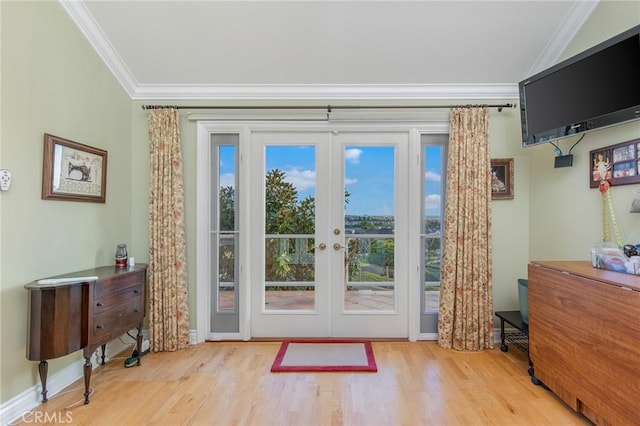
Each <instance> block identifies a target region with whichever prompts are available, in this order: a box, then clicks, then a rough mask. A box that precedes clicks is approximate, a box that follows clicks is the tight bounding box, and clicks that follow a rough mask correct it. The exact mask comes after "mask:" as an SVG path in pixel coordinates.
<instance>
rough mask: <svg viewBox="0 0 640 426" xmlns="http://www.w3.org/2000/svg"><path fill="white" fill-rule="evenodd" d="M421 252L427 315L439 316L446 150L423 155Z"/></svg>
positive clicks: (437, 147) (436, 149)
mask: <svg viewBox="0 0 640 426" xmlns="http://www.w3.org/2000/svg"><path fill="white" fill-rule="evenodd" d="M422 164H423V170H422V172H423V176H424V181H423V185H422V187H423V191H424V193H423V197H424V204H423V209H422V210H423V215H422V219H423V220H422V230H421V235H420V238H421V240H422V250H423V259H424V263H423V265H422V267H423V268H422V269H423V286H422V287H423V294H424V312H434V311H435V312H437V311H438V308H439V303H440V265H441V261H442V214H443V203H444V199H443V196H442V194H443V192H444V191H443V185H444V181H443V179H442V176H443V167H444V147H443V146H441V145H425V146H424V151H423V161H422Z"/></svg>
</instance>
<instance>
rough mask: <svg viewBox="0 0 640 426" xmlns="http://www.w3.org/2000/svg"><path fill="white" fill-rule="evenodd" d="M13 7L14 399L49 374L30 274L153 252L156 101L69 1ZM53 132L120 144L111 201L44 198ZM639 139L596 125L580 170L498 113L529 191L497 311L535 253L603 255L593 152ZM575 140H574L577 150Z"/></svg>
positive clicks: (498, 137) (4, 249) (6, 128)
mask: <svg viewBox="0 0 640 426" xmlns="http://www.w3.org/2000/svg"><path fill="white" fill-rule="evenodd" d="M639 8H640V3H638V2H636V1H625V2H613V1H603V2H601V3H600V4H599V6H598V8H597V9H596V10H595V12H594V13H593V15H592V17H591V18H590V20H589V21H588V22H587V23H586V25H585V26H584V28H583V29H582V31H580V33H579V34H578V35H577V36H576V38H575V40H574V42H573V43H572V44H571V45H570V46H569V48H568V49H567V53H566V55H567V56H571V55H573V54H574V53H578V52H579V51H581V50H584V49H586V48H588V47H590V46H592V45H594V44H596V43H597V42H599V41H601V40H604V39H606V38H608V37H610V36H612V35H615V34H617V33H619V32H621V31H623V30H625V29H627V28H629V27H631V26H633V25H636V24H638V23H639V22H638V21H639V19H640V10H639ZM0 17H1V31H2V32H1V42H2V46H1V55H2V56H1V60H2V76H1V89H2V103H1V114H2V117H1V122H2V130H1V132H0V137H1V140H0V168H6V169H9V170H11V172H12V173H13V184H12V187H11V190H10V191H8V192H3V193H0V241H1V243H0V254H1V256H0V259H1V261H0V298H1V300H0V307H1V313H0V345H1V346H0V354H1V358H0V383H1V386H0V392H1V393H0V403H3V402H5V401H7V400H8V399H11V398H12V397H15V396H16V395H18V394H19V393H21V392H23V391H25V390H27V389H29V388H30V387H31V386H33V385H35V384H37V383H38V382H39V379H38V376H37V367H36V363H33V362H30V361H27V360H26V358H25V347H26V307H27V300H26V291H25V290H24V288H23V286H24V284H26V283H28V282H30V281H32V280H35V279H38V278H42V277H46V276H50V275H55V274H63V273H65V272H70V271H75V270H80V269H85V268H91V267H94V266H99V265H103V264H110V263H111V262H113V254H114V250H115V245H116V244H117V243H119V242H125V243H127V244H128V247H129V252H130V254H131V255H134V256H135V257H136V259H137V261H138V262H147V261H148V254H147V250H148V225H147V219H148V207H147V206H148V189H147V188H148V179H149V160H148V148H147V124H146V114H145V113H144V112H143V111H142V110H141V109H140V105H141V104H142V103H143V102H132V101H131V100H130V99H129V98H128V96H127V95H126V93H125V92H124V91H123V90H122V88H121V87H120V85H119V84H118V83H117V81H116V80H115V79H114V77H113V76H112V75H111V73H110V72H109V70H108V69H107V68H106V67H105V65H104V64H103V63H102V61H101V60H100V58H99V57H98V56H97V55H96V53H95V52H94V50H93V49H92V48H91V46H90V45H89V44H88V43H87V42H86V40H85V39H84V37H83V36H82V35H81V34H80V32H79V31H78V30H77V28H76V26H75V25H74V24H73V22H72V21H71V20H70V19H69V18H68V16H67V15H66V13H65V12H64V11H63V10H62V8H61V6H60V5H59V4H58V3H57V2H12V1H1V2H0ZM523 77H524V76H523ZM508 101H513V100H508ZM497 102H498V101H497ZM145 103H148V102H145ZM153 103H158V104H162V103H167V104H176V102H175V101H167V102H163V101H160V100H154V101H153ZM188 103H189V104H196V102H188ZM201 103H205V104H211V103H212V102H211V101H202V102H201ZM225 103H228V102H225ZM444 103H447V102H446V101H445V102H444ZM45 132H46V133H52V134H54V135H57V136H60V137H64V138H67V139H71V140H74V141H78V142H82V143H85V144H88V145H92V146H95V147H98V148H102V149H105V150H107V151H108V152H109V170H108V172H109V173H108V182H107V202H106V203H105V204H92V203H78V202H65V201H44V200H41V199H40V191H41V182H42V147H43V134H44V133H45ZM181 136H182V140H183V155H184V165H185V206H186V207H185V208H186V217H185V221H186V226H187V258H188V261H189V267H188V281H189V287H190V296H189V297H190V305H191V306H192V312H191V328H192V329H194V328H195V318H196V312H195V262H194V259H195V208H194V207H193V206H194V205H195V182H196V170H195V167H194V164H195V160H196V145H195V142H196V130H195V123H194V122H191V121H189V120H188V119H187V117H186V114H183V115H182V122H181ZM638 137H640V123H637V122H636V123H631V124H627V125H623V126H620V127H616V128H614V129H609V130H602V131H599V132H594V133H591V134H589V135H587V136H586V137H585V139H584V140H583V141H582V142H580V144H579V145H577V146H576V148H575V149H574V151H573V153H574V154H575V155H576V156H575V159H574V162H575V164H574V166H573V167H572V168H565V169H554V168H553V157H554V153H553V149H552V146H551V145H548V144H547V145H544V146H539V147H535V148H528V149H524V148H522V147H521V143H520V117H519V113H518V110H517V109H516V110H505V111H503V112H502V113H497V112H496V111H493V112H492V113H491V120H490V138H491V156H492V157H493V158H510V157H513V158H514V162H515V173H514V174H515V185H514V187H515V199H514V200H503V201H496V202H494V203H493V255H494V269H493V271H494V304H495V309H496V310H505V309H516V308H517V304H518V296H517V285H516V279H517V278H520V277H524V276H526V267H527V263H528V262H529V260H531V259H584V260H587V259H588V258H589V246H590V244H591V242H593V241H597V240H598V239H600V238H601V235H602V231H601V213H600V198H599V194H598V192H597V190H591V189H589V185H588V167H589V166H588V159H587V157H588V153H589V150H591V149H595V148H597V147H601V146H606V145H610V144H614V143H618V142H622V141H626V140H630V139H633V138H638ZM570 144H573V141H572V140H567V141H563V142H561V146H562V148H563V150H564V149H568V147H569V146H570ZM637 189H638V185H629V186H627V187H617V188H614V190H615V192H614V200H615V204H616V214H617V218H618V222H619V223H620V225H621V229H622V230H623V232H624V234H625V239H628V240H629V241H633V242H640V230H639V229H638V228H639V227H640V215H637V214H636V215H632V214H629V213H627V212H628V210H629V206H630V204H631V200H632V197H633V195H634V194H635V191H636V190H637ZM72 362H80V361H79V354H76V355H72V356H68V357H65V358H61V359H58V360H54V361H52V362H50V375H51V374H55V373H56V371H59V370H60V369H61V368H63V367H65V366H67V365H69V364H70V363H72Z"/></svg>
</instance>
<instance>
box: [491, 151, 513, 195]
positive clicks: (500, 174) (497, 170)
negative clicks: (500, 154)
mask: <svg viewBox="0 0 640 426" xmlns="http://www.w3.org/2000/svg"><path fill="white" fill-rule="evenodd" d="M491 199H492V200H513V158H492V159H491Z"/></svg>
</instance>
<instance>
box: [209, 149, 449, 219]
mask: <svg viewBox="0 0 640 426" xmlns="http://www.w3.org/2000/svg"><path fill="white" fill-rule="evenodd" d="M440 152H441V148H439V147H426V148H425V162H424V164H425V170H424V189H425V195H424V202H425V214H426V215H435V214H438V209H439V207H440V197H441V191H440V186H441V183H440V180H441V159H440ZM234 155H235V150H234V148H233V147H226V146H225V147H221V149H220V176H221V179H220V180H221V182H220V184H221V185H222V186H229V185H233V176H234V171H235V170H234V163H235V160H234ZM265 157H266V170H272V169H276V168H277V169H279V170H282V171H284V172H285V173H286V176H287V178H286V179H287V181H288V182H291V183H292V184H293V185H294V186H295V187H296V188H297V190H298V197H299V199H303V198H305V197H307V196H308V195H310V196H315V183H316V159H315V149H314V148H313V147H311V146H269V147H267V149H266V156H265ZM394 173H395V170H394V148H393V147H387V146H377V147H372V146H348V147H346V148H345V187H346V190H347V191H348V192H349V193H350V194H351V196H350V197H349V204H348V205H347V209H346V212H345V214H351V215H371V216H374V215H392V214H393V213H394V199H393V182H394V179H393V177H394ZM417 189H418V188H415V187H410V188H409V190H410V191H415V190H417ZM410 196H414V195H413V194H411V195H410Z"/></svg>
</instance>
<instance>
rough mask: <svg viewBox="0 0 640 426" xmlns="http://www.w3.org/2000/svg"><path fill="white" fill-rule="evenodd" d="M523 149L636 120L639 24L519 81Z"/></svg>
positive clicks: (639, 95)
mask: <svg viewBox="0 0 640 426" xmlns="http://www.w3.org/2000/svg"><path fill="white" fill-rule="evenodd" d="M518 86H519V90H520V112H521V118H522V143H523V145H524V146H525V147H527V146H531V145H536V144H540V143H544V142H550V141H553V140H557V139H560V138H564V137H567V136H571V135H575V134H577V133H582V132H587V131H591V130H596V129H601V128H604V127H609V126H613V125H615V124H621V123H624V122H628V121H631V120H635V119H639V118H640V25H638V26H636V27H633V28H631V29H629V30H627V31H625V32H624V33H622V34H619V35H618V36H616V37H613V38H611V39H609V40H607V41H605V42H603V43H600V44H598V45H597V46H594V47H592V48H591V49H588V50H586V51H584V52H582V53H580V54H578V55H576V56H574V57H572V58H569V59H567V60H565V61H563V62H560V63H559V64H557V65H554V66H553V67H551V68H549V69H547V70H545V71H542V72H540V73H538V74H536V75H533V76H531V77H529V78H527V79H525V80H523V81H521V82H520V83H519V85H518Z"/></svg>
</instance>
